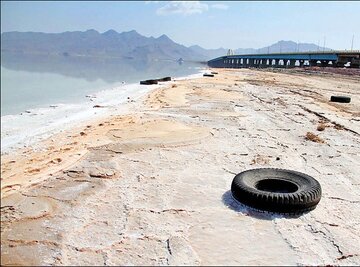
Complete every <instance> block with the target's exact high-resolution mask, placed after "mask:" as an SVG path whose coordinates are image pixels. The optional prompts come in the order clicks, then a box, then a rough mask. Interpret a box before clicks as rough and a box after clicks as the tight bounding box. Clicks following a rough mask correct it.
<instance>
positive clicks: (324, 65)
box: [320, 60, 329, 67]
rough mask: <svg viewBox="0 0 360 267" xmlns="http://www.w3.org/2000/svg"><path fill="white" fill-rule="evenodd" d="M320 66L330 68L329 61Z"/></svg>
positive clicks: (322, 62)
mask: <svg viewBox="0 0 360 267" xmlns="http://www.w3.org/2000/svg"><path fill="white" fill-rule="evenodd" d="M320 66H321V67H328V66H329V61H327V60H324V61H321V64H320Z"/></svg>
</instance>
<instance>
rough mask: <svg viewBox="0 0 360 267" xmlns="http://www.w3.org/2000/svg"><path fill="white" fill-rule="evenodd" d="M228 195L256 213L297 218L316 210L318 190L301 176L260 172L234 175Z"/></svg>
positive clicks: (297, 174) (270, 170) (316, 184)
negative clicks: (273, 213) (294, 215)
mask: <svg viewBox="0 0 360 267" xmlns="http://www.w3.org/2000/svg"><path fill="white" fill-rule="evenodd" d="M231 193H232V195H233V196H234V198H235V199H236V200H238V201H240V202H241V203H243V204H245V205H247V206H250V207H252V208H255V209H258V210H264V211H270V212H277V213H284V214H297V213H303V212H306V211H310V210H313V209H315V207H316V205H317V204H318V203H319V201H320V198H321V186H320V184H319V182H318V181H316V180H315V179H314V178H312V177H311V176H309V175H306V174H303V173H300V172H296V171H291V170H284V169H271V168H263V169H253V170H247V171H244V172H241V173H239V174H238V175H236V176H235V178H234V180H233V182H232V185H231Z"/></svg>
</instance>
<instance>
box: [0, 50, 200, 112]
mask: <svg viewBox="0 0 360 267" xmlns="http://www.w3.org/2000/svg"><path fill="white" fill-rule="evenodd" d="M203 66H204V65H200V64H196V63H191V64H190V63H184V64H181V65H180V64H178V63H177V62H175V61H140V60H131V59H116V58H85V57H84V58H81V57H63V56H41V57H40V56H34V55H20V54H9V53H2V55H1V115H2V116H4V115H9V114H12V115H14V114H19V113H21V112H24V111H26V110H27V109H34V108H40V107H47V106H49V105H55V104H59V103H75V102H79V101H83V100H84V98H85V96H86V95H88V94H92V93H95V92H99V91H101V90H105V89H109V88H113V87H118V86H119V85H122V84H123V83H126V84H129V83H138V82H139V80H141V79H150V78H160V77H163V76H173V77H174V76H175V77H176V76H186V75H189V74H193V73H195V72H197V69H196V68H199V67H203Z"/></svg>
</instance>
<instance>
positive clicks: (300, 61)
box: [299, 60, 305, 68]
mask: <svg viewBox="0 0 360 267" xmlns="http://www.w3.org/2000/svg"><path fill="white" fill-rule="evenodd" d="M304 63H305V61H304V60H299V67H300V68H302V67H304Z"/></svg>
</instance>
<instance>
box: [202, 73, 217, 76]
mask: <svg viewBox="0 0 360 267" xmlns="http://www.w3.org/2000/svg"><path fill="white" fill-rule="evenodd" d="M203 76H204V77H214V74H207V73H204V74H203Z"/></svg>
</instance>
